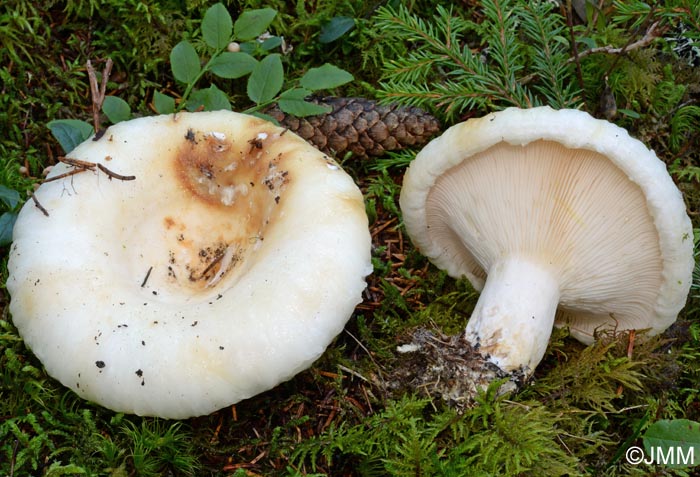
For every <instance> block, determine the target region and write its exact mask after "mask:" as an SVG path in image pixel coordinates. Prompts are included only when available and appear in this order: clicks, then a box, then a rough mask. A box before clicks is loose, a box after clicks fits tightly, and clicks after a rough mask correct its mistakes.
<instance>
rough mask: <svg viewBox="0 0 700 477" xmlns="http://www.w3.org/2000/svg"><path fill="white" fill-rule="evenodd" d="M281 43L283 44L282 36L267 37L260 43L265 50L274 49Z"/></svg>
mask: <svg viewBox="0 0 700 477" xmlns="http://www.w3.org/2000/svg"><path fill="white" fill-rule="evenodd" d="M281 44H282V37H279V36H271V37H270V38H266V39H265V40H264V41H263V42H262V43H261V44H260V48H262V49H263V51H270V50H274V49H275V48H277V47H278V46H280V45H281Z"/></svg>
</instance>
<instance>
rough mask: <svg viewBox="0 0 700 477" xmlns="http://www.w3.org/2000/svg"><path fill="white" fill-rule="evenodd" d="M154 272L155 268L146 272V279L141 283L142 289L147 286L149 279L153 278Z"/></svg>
mask: <svg viewBox="0 0 700 477" xmlns="http://www.w3.org/2000/svg"><path fill="white" fill-rule="evenodd" d="M152 271H153V267H151V268H149V269H148V271H147V272H146V277H145V278H144V279H143V281H142V282H141V288H143V287H145V286H146V282H148V277H150V276H151V272H152Z"/></svg>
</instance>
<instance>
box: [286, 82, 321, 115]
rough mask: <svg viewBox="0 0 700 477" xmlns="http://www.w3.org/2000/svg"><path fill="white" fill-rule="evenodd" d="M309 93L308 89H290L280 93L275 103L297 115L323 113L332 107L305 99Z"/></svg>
mask: <svg viewBox="0 0 700 477" xmlns="http://www.w3.org/2000/svg"><path fill="white" fill-rule="evenodd" d="M310 94H311V91H309V90H308V89H304V88H295V89H290V90H287V91H285V92H284V93H282V94H281V95H280V99H279V101H278V103H277V104H279V107H280V109H281V110H282V111H283V112H285V113H287V114H293V115H294V116H299V117H304V116H313V115H315V114H324V113H327V112H329V111H330V110H331V109H333V108H331V107H330V106H327V105H320V104H315V103H310V102H308V101H305V98H306V97H307V96H308V95H310Z"/></svg>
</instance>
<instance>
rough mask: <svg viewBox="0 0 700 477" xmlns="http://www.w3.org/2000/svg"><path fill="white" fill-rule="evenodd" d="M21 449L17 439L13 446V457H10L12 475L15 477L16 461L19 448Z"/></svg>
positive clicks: (11, 476) (10, 476)
mask: <svg viewBox="0 0 700 477" xmlns="http://www.w3.org/2000/svg"><path fill="white" fill-rule="evenodd" d="M18 449H19V440H18V439H15V445H14V446H13V447H12V458H11V459H10V475H9V477H13V476H14V475H15V462H17V450H18Z"/></svg>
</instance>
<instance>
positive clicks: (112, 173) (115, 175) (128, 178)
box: [97, 163, 136, 181]
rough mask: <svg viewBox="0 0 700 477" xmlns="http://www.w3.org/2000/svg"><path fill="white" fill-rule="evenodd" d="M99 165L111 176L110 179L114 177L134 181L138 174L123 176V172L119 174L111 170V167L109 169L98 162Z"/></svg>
mask: <svg viewBox="0 0 700 477" xmlns="http://www.w3.org/2000/svg"><path fill="white" fill-rule="evenodd" d="M97 167H98V168H99V169H100V170H101V171H102V172H104V173H105V174H107V175H108V176H109V180H112V178H114V179H119V180H120V181H133V180H134V179H136V176H123V175H121V174H117V173H116V172H113V171H110V170H109V169H107V167H105V166H103V165H102V164H99V163H98V164H97Z"/></svg>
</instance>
